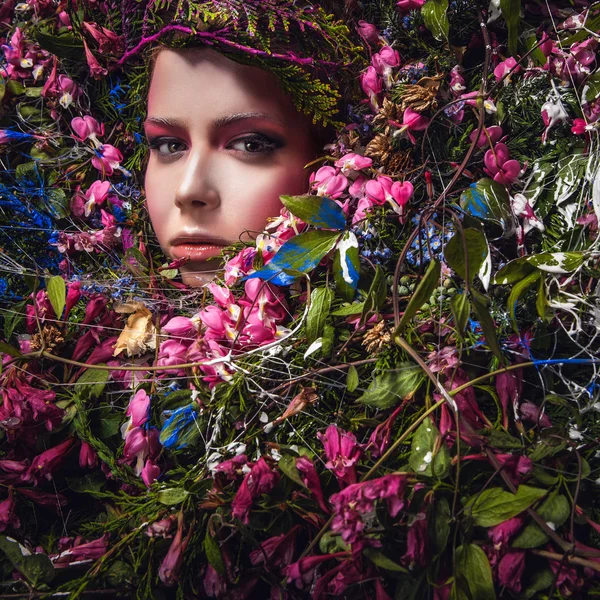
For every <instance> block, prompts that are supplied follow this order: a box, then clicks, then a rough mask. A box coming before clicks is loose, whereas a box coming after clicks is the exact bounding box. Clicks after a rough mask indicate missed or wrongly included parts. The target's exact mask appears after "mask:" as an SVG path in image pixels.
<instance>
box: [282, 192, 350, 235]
mask: <svg viewBox="0 0 600 600" xmlns="http://www.w3.org/2000/svg"><path fill="white" fill-rule="evenodd" d="M280 199H281V202H282V203H283V205H284V206H285V207H286V208H287V209H288V210H289V211H290V212H291V213H292V214H293V215H294V216H295V217H298V218H299V219H301V220H302V221H304V222H305V223H308V224H310V225H314V226H315V227H323V228H325V229H344V228H345V227H346V216H345V215H344V211H343V210H342V208H341V207H340V206H339V205H338V204H337V202H335V201H334V200H331V199H330V198H326V197H321V196H280Z"/></svg>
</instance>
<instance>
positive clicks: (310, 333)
mask: <svg viewBox="0 0 600 600" xmlns="http://www.w3.org/2000/svg"><path fill="white" fill-rule="evenodd" d="M332 301H333V291H332V290H330V289H329V288H315V289H314V290H313V291H312V293H311V294H310V307H309V309H308V314H307V316H306V339H307V342H308V343H309V344H312V343H313V342H314V341H315V340H316V339H317V338H320V337H321V335H323V327H324V326H325V320H326V319H327V316H328V315H329V311H330V310H331V303H332Z"/></svg>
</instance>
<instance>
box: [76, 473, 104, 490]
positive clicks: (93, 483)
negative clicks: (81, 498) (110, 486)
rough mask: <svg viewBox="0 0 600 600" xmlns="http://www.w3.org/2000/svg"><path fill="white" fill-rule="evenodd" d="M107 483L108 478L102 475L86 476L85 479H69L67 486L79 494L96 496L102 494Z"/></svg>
mask: <svg viewBox="0 0 600 600" xmlns="http://www.w3.org/2000/svg"><path fill="white" fill-rule="evenodd" d="M105 483H106V478H105V477H103V476H100V475H97V474H95V475H92V474H88V475H84V476H83V477H67V484H68V485H69V488H71V489H72V490H73V491H74V492H77V493H78V494H91V495H94V494H96V493H97V492H100V491H101V490H102V488H103V487H104V484H105Z"/></svg>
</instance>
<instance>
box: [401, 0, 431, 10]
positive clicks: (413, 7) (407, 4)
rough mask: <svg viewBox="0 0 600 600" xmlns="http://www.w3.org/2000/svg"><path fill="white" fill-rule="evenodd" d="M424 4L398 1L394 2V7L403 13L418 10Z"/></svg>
mask: <svg viewBox="0 0 600 600" xmlns="http://www.w3.org/2000/svg"><path fill="white" fill-rule="evenodd" d="M423 4H425V0H399V2H396V6H397V7H398V8H399V9H400V10H401V11H403V12H408V11H409V10H419V9H420V8H422V7H423Z"/></svg>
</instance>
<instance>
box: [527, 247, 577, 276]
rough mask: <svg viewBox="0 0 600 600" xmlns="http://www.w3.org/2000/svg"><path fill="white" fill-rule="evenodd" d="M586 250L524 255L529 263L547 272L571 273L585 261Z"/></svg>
mask: <svg viewBox="0 0 600 600" xmlns="http://www.w3.org/2000/svg"><path fill="white" fill-rule="evenodd" d="M586 257H587V253H586V252H542V253H540V254H531V255H530V256H526V257H525V258H524V260H526V261H527V262H528V263H529V264H530V265H532V266H534V267H537V268H538V269H540V270H542V271H546V272H547V273H572V272H573V271H575V270H577V269H578V268H579V267H580V266H581V265H582V264H583V263H584V261H585V259H586Z"/></svg>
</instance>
